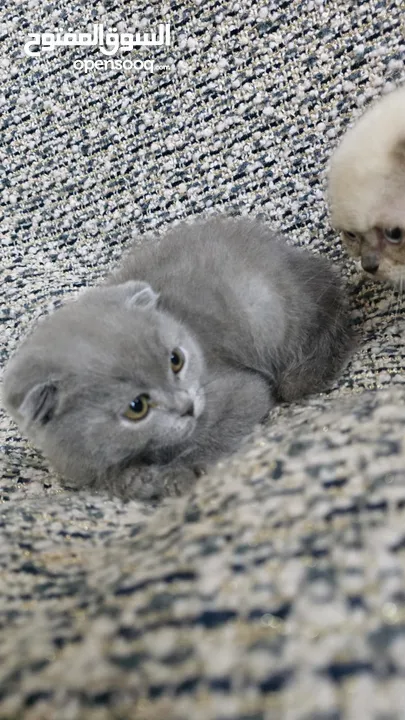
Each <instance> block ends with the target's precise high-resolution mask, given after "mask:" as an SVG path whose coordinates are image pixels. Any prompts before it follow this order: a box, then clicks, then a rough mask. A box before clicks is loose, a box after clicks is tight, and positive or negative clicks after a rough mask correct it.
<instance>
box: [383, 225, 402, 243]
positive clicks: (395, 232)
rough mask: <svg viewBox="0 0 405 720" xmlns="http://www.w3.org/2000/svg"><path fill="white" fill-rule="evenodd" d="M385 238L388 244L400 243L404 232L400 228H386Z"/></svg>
mask: <svg viewBox="0 0 405 720" xmlns="http://www.w3.org/2000/svg"><path fill="white" fill-rule="evenodd" d="M384 237H385V239H386V240H388V242H392V243H400V242H401V240H402V230H401V228H399V227H395V228H385V229H384Z"/></svg>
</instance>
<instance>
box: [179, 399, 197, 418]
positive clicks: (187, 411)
mask: <svg viewBox="0 0 405 720" xmlns="http://www.w3.org/2000/svg"><path fill="white" fill-rule="evenodd" d="M185 415H190V416H191V417H193V415H194V403H193V401H192V400H187V401H186V403H185V405H184V407H183V409H182V412H181V416H182V417H184V416H185Z"/></svg>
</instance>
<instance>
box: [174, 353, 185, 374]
mask: <svg viewBox="0 0 405 720" xmlns="http://www.w3.org/2000/svg"><path fill="white" fill-rule="evenodd" d="M185 362H186V358H185V357H184V353H183V351H182V350H180V348H174V350H172V353H171V355H170V366H171V368H172V370H173V372H174V374H175V375H177V373H179V372H180V370H181V368H182V367H183V365H184V363H185Z"/></svg>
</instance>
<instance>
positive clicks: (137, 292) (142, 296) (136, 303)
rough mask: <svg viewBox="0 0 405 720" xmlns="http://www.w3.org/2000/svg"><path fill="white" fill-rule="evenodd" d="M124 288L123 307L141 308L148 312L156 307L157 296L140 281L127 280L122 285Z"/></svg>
mask: <svg viewBox="0 0 405 720" xmlns="http://www.w3.org/2000/svg"><path fill="white" fill-rule="evenodd" d="M122 287H123V288H125V294H126V299H125V305H126V307H128V308H135V307H137V308H141V309H143V310H150V309H151V308H154V307H156V303H157V301H158V299H159V295H158V294H157V293H155V291H154V290H152V288H151V286H150V285H149V284H148V283H146V282H143V281H142V280H129V281H128V282H126V283H124V284H123V285H122Z"/></svg>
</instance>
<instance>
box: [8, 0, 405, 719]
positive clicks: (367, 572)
mask: <svg viewBox="0 0 405 720" xmlns="http://www.w3.org/2000/svg"><path fill="white" fill-rule="evenodd" d="M401 5H402V3H401V2H392V3H389V4H388V5H387V4H386V3H380V2H371V1H366V2H360V3H357V4H349V3H346V2H343V3H334V2H325V3H322V2H318V1H317V2H305V3H301V2H298V1H295V0H292V1H291V2H288V1H286V2H280V3H273V2H268V3H265V2H263V1H262V0H259V2H251V3H250V2H246V3H242V2H228V3H219V2H218V3H216V2H214V1H213V0H204V1H202V0H197V1H196V2H184V3H175V2H172V3H170V2H169V0H168V2H167V5H166V6H164V5H160V4H159V3H153V4H152V5H150V6H148V5H147V4H145V5H140V6H139V5H138V6H136V5H135V3H132V2H125V0H115V1H114V2H112V0H104V4H103V6H102V5H101V3H96V2H95V0H90V2H87V3H84V2H80V0H72V2H69V3H63V2H62V0H50V2H49V3H47V4H43V3H40V2H38V1H36V0H31V2H27V1H25V0H24V2H15V0H3V2H2V4H1V7H0V43H1V45H0V47H1V53H0V155H1V159H2V167H1V169H0V183H1V192H0V237H1V243H2V256H1V265H2V276H1V294H2V298H1V305H2V309H3V311H4V323H3V325H2V327H3V329H2V351H3V359H4V360H6V359H7V357H8V356H9V354H10V353H12V352H13V351H14V349H15V348H16V347H17V345H18V342H19V340H20V338H21V337H22V336H23V335H24V334H25V333H26V332H27V330H28V328H30V327H31V326H32V323H33V322H34V321H35V320H36V319H37V318H39V317H40V316H41V315H43V314H44V313H46V312H48V311H50V310H52V308H53V307H55V306H57V305H58V304H59V303H60V302H61V301H62V300H63V298H64V297H67V296H72V295H73V294H74V293H76V292H79V291H80V290H81V288H83V287H84V286H86V285H91V284H93V283H95V282H97V281H99V279H100V278H101V277H102V276H103V275H104V274H105V273H106V272H107V270H108V269H109V268H111V267H112V265H113V264H114V263H115V262H117V260H118V258H119V257H120V256H121V254H122V252H123V249H124V248H126V247H127V246H128V245H129V243H130V242H132V240H133V238H136V239H137V240H136V241H137V242H147V241H148V233H149V232H151V231H154V232H155V231H157V232H160V231H161V230H163V229H164V227H165V226H167V224H168V223H172V222H174V221H176V220H178V219H180V218H184V217H189V216H192V215H199V214H209V213H212V212H219V211H226V212H228V213H234V214H237V213H242V214H253V215H260V216H263V217H264V218H266V219H267V220H268V221H269V223H271V224H272V225H274V226H275V227H277V228H279V229H280V230H282V231H283V232H284V233H285V234H286V236H287V238H288V239H289V241H291V242H292V243H295V244H297V245H307V246H308V247H309V248H310V249H311V250H312V251H313V252H320V253H323V254H326V255H328V256H329V258H330V259H331V261H333V262H334V263H335V265H336V268H337V269H338V271H339V272H341V274H342V276H343V277H344V278H345V281H346V284H347V292H348V293H349V294H350V301H351V304H352V311H353V318H354V322H355V323H356V325H357V327H358V333H359V347H358V350H357V351H356V353H355V355H354V357H353V360H352V362H351V363H350V364H349V365H348V367H347V368H346V369H345V371H344V372H343V373H342V375H341V377H340V378H339V379H338V380H337V382H336V383H335V385H334V387H333V388H331V390H330V391H329V392H326V393H324V394H322V395H317V396H313V397H311V398H309V399H308V400H307V401H305V402H302V403H299V404H297V405H293V406H282V407H278V408H277V409H276V410H275V411H274V412H273V413H272V415H271V417H270V418H269V420H268V422H267V423H266V424H265V425H264V426H263V427H260V428H258V429H257V431H256V432H255V434H254V436H253V437H252V438H251V439H249V440H248V441H247V443H246V444H245V445H244V446H243V447H242V448H241V449H240V452H238V453H237V454H236V455H235V456H233V457H231V458H229V459H225V460H224V461H223V462H222V463H220V464H219V466H218V467H217V468H215V469H214V470H213V471H212V472H211V473H210V474H208V475H206V476H204V477H202V478H201V479H200V480H199V481H198V484H197V486H196V487H195V489H194V490H193V492H192V493H191V494H190V495H189V496H187V497H182V498H178V499H175V500H171V501H166V503H163V505H162V506H160V507H159V508H158V509H156V510H151V509H148V508H147V507H144V506H142V504H141V503H138V502H135V501H132V502H130V503H128V504H122V503H121V502H120V501H119V500H111V499H109V498H106V497H104V496H102V495H98V496H97V495H90V494H89V493H85V492H79V493H72V492H71V493H69V492H67V491H64V490H63V489H62V488H61V487H60V485H59V483H58V479H57V478H56V477H55V476H54V475H53V474H52V471H51V470H50V469H49V467H48V465H47V463H46V462H45V461H44V460H43V459H42V458H41V457H40V455H39V454H38V453H37V452H36V451H35V449H34V448H32V447H30V446H29V445H28V444H27V442H26V441H25V440H24V439H22V438H21V436H20V435H19V433H18V431H17V429H16V427H15V426H14V425H13V423H12V422H11V421H10V420H9V419H8V418H7V417H5V416H4V415H3V416H2V417H1V444H2V457H1V478H2V480H1V509H0V558H1V574H0V718H1V719H5V720H19V719H20V718H24V719H27V720H87V719H89V720H107V719H110V718H113V719H117V720H131V719H133V718H134V719H135V720H161V719H162V720H164V719H166V718H167V719H170V720H278V719H284V718H285V719H286V720H304V719H305V720H321V719H322V720H340V719H343V718H347V719H350V720H352V719H353V720H354V719H356V720H357V719H358V718H361V719H362V720H368V719H369V718H370V719H371V718H372V719H375V720H399V719H401V718H404V717H405V579H404V571H405V403H404V401H405V384H404V383H405V373H404V365H405V320H404V299H403V298H401V297H400V296H399V294H398V293H397V292H395V291H394V290H393V289H391V288H389V287H383V286H379V285H377V284H373V283H364V282H363V281H362V279H361V278H360V277H359V276H358V275H357V271H356V269H355V267H354V265H353V264H352V262H351V261H350V260H349V259H348V258H347V256H346V255H345V254H344V252H343V250H342V249H341V245H340V241H339V238H338V237H337V235H336V233H334V232H333V231H332V229H331V228H330V225H329V223H328V215H327V209H326V204H325V195H324V192H325V179H324V178H325V168H326V165H327V161H328V158H329V156H330V153H331V151H332V149H333V148H334V147H335V145H336V143H337V141H338V139H339V137H340V136H341V134H342V133H343V132H344V129H345V127H346V126H347V123H348V122H349V121H351V120H352V119H354V118H355V117H357V116H358V115H359V114H360V113H361V112H362V110H363V108H364V107H365V106H366V105H367V104H368V103H369V102H370V101H371V100H372V98H373V97H377V96H378V95H380V94H381V93H382V92H383V91H385V90H388V89H389V88H390V87H394V86H395V85H397V84H399V83H400V82H401V81H403V80H404V79H405V74H404V69H403V56H404V35H403V30H404V25H403V22H404V21H403V8H402V9H401ZM142 21H143V24H142ZM160 22H170V27H171V44H170V46H160V47H142V48H138V49H136V50H134V51H133V53H132V54H130V55H128V54H127V55H125V56H124V57H126V58H132V59H134V58H135V59H137V60H138V61H139V60H141V61H142V62H143V63H144V69H143V70H142V69H139V68H140V63H139V62H138V64H137V67H136V68H132V69H128V68H127V69H112V67H111V66H110V67H108V68H107V69H104V68H100V67H98V68H97V67H95V68H93V69H89V70H88V72H85V70H84V68H83V66H81V65H80V63H83V62H84V61H86V60H87V61H89V60H93V61H95V60H100V59H102V58H103V56H102V54H100V52H99V51H98V49H97V48H94V47H93V48H89V47H77V48H70V47H55V48H54V49H53V50H42V52H41V53H40V54H39V55H36V56H35V57H28V56H27V55H25V53H24V50H23V46H24V43H25V42H26V40H27V37H28V34H29V33H43V32H45V31H46V30H51V31H54V30H55V29H58V28H59V29H61V31H64V32H65V31H66V30H68V29H69V28H72V29H73V30H74V31H75V32H76V31H77V32H78V31H81V30H83V28H84V27H85V26H86V25H87V24H91V23H103V24H104V27H105V28H107V27H111V26H113V27H116V26H117V24H118V28H119V30H120V32H131V31H134V30H133V28H136V27H138V26H139V23H141V27H142V29H143V31H147V30H148V29H150V28H156V27H157V25H158V24H159V23H160ZM119 23H121V24H119ZM48 44H49V43H48ZM117 57H121V55H120V54H119V53H118V55H117ZM78 61H79V62H78ZM145 61H148V63H149V65H147V63H146V62H145ZM151 61H153V71H151V70H150V69H148V67H149V68H150V67H151Z"/></svg>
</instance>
